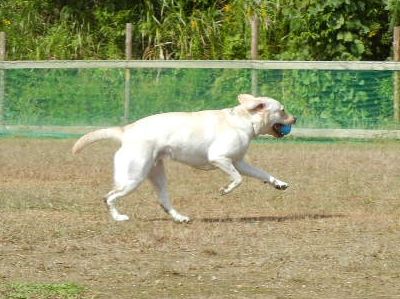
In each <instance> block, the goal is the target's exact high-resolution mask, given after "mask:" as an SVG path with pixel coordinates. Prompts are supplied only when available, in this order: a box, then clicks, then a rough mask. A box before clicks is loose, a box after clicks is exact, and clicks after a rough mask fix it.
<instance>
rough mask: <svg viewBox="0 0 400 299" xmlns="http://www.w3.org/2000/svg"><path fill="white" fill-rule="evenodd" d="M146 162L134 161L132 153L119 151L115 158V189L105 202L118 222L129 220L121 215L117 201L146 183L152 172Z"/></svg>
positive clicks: (106, 197)
mask: <svg viewBox="0 0 400 299" xmlns="http://www.w3.org/2000/svg"><path fill="white" fill-rule="evenodd" d="M143 161H145V160H141V161H139V160H134V159H133V158H132V153H131V152H128V151H126V150H125V151H122V150H118V151H117V152H116V153H115V157H114V184H115V187H114V189H113V190H111V191H110V192H109V193H108V194H107V195H106V196H105V201H106V203H107V205H108V208H109V210H110V213H111V217H112V218H113V219H114V220H116V221H124V220H128V219H129V217H128V216H127V215H123V214H120V213H119V212H118V210H117V208H116V206H115V205H116V201H117V200H118V199H119V198H121V197H123V196H125V195H127V194H129V193H130V192H132V191H134V190H135V189H136V188H137V187H139V185H140V184H141V183H142V182H143V181H144V179H145V178H146V177H147V175H148V173H149V171H150V163H144V162H143Z"/></svg>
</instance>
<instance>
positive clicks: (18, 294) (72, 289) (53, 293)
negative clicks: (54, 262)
mask: <svg viewBox="0 0 400 299" xmlns="http://www.w3.org/2000/svg"><path fill="white" fill-rule="evenodd" d="M84 290H85V288H84V287H82V286H79V285H77V284H75V283H54V284H43V283H12V284H8V285H6V286H5V288H4V291H3V294H1V295H2V296H5V297H2V298H9V299H30V298H32V299H33V298H34V299H47V298H49V299H50V298H51V299H56V298H57V299H61V298H62V299H74V298H81V295H82V294H83V292H84Z"/></svg>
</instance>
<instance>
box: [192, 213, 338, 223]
mask: <svg viewBox="0 0 400 299" xmlns="http://www.w3.org/2000/svg"><path fill="white" fill-rule="evenodd" d="M339 217H344V215H343V214H322V213H304V214H292V215H282V216H246V217H223V218H200V219H194V220H193V221H200V222H205V223H232V222H233V223H240V222H242V223H257V222H284V221H296V220H305V219H327V218H339Z"/></svg>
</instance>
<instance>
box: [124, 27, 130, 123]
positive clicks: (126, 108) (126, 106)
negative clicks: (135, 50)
mask: <svg viewBox="0 0 400 299" xmlns="http://www.w3.org/2000/svg"><path fill="white" fill-rule="evenodd" d="M125 59H126V60H131V59H132V23H127V24H126V35H125ZM130 98H131V69H130V68H126V69H125V98H124V122H125V123H128V122H129V106H130Z"/></svg>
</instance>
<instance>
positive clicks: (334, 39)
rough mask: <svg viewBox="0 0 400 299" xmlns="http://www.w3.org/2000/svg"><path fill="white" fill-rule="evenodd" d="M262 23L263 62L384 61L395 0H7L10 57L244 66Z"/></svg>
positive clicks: (2, 22) (2, 12)
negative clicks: (127, 41) (128, 45)
mask: <svg viewBox="0 0 400 299" xmlns="http://www.w3.org/2000/svg"><path fill="white" fill-rule="evenodd" d="M253 15H257V16H258V17H259V19H260V20H261V24H262V25H261V35H260V57H261V58H262V59H304V60H360V59H362V60H365V59H367V60H384V59H386V58H387V57H389V56H390V52H389V51H390V42H391V36H392V33H391V28H392V27H390V24H391V25H392V26H393V25H395V24H398V23H399V15H400V4H399V1H398V0H369V1H363V0H351V1H350V0H326V1H322V2H321V1H309V0H279V1H276V0H275V1H249V0H214V1H211V0H191V1H183V0H162V1H156V0H144V1H130V0H118V1H116V0H105V1H78V0H74V1H60V0H30V1H24V0H3V1H1V2H0V31H5V32H7V34H8V44H9V46H8V58H9V59H10V60H18V59H33V60H35V59H121V58H123V57H124V34H125V33H124V30H125V24H126V23H128V22H131V23H133V28H134V34H133V36H134V42H133V44H134V57H135V58H144V59H246V58H248V57H249V50H250V49H249V48H250V26H249V20H250V18H251V17H252V16H253Z"/></svg>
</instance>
